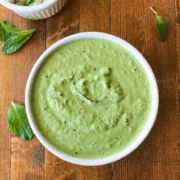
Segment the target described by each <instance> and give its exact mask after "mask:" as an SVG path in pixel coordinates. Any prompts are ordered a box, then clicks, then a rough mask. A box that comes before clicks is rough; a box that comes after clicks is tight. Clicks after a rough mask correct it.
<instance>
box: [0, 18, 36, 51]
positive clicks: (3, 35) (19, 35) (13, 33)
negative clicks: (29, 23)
mask: <svg viewBox="0 0 180 180" xmlns="http://www.w3.org/2000/svg"><path fill="white" fill-rule="evenodd" d="M34 31H35V29H31V30H22V29H19V28H17V27H14V25H13V24H11V23H9V22H7V21H0V41H2V42H3V47H2V50H1V53H2V54H11V53H14V52H16V51H17V50H18V49H19V48H20V47H21V46H22V45H23V44H24V43H25V42H26V41H27V40H28V39H29V38H30V37H31V35H32V34H33V32H34Z"/></svg>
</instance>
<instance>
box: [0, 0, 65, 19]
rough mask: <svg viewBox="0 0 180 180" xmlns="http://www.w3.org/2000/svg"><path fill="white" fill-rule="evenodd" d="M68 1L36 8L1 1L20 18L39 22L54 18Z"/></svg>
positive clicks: (47, 3)
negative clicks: (39, 20)
mask: <svg viewBox="0 0 180 180" xmlns="http://www.w3.org/2000/svg"><path fill="white" fill-rule="evenodd" d="M66 1H67V0H49V1H46V2H44V3H42V4H38V5H35V6H20V5H15V4H12V3H10V2H8V1H6V0H0V3H1V4H2V5H3V6H5V7H7V8H8V9H11V10H12V11H14V12H15V13H16V14H18V15H19V16H22V17H24V18H27V19H32V20H38V19H45V18H48V17H51V16H53V15H54V14H56V13H57V12H58V11H60V10H61V9H62V7H63V6H64V4H65V3H66Z"/></svg>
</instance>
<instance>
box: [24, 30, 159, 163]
mask: <svg viewBox="0 0 180 180" xmlns="http://www.w3.org/2000/svg"><path fill="white" fill-rule="evenodd" d="M82 38H101V39H107V40H110V41H113V42H116V43H118V44H120V45H121V46H123V47H125V48H126V49H128V50H129V51H130V52H131V53H133V54H134V56H135V57H136V58H137V59H138V60H139V62H140V63H141V65H142V66H143V67H144V69H145V71H146V73H147V76H148V78H149V81H150V84H151V88H152V108H151V113H150V116H149V120H148V122H147V124H146V126H145V127H144V130H143V131H142V133H141V134H140V135H139V136H138V138H137V139H136V140H135V141H134V142H133V143H132V144H131V145H130V146H129V147H128V148H127V149H125V150H124V151H122V152H120V153H118V154H116V155H114V156H111V157H108V158H104V159H98V160H84V159H79V158H73V157H70V156H68V155H66V154H63V153H62V152H60V151H58V150H57V149H56V148H54V147H53V146H52V145H50V144H49V143H48V142H47V141H46V140H45V139H44V137H43V136H42V135H41V133H40V132H39V130H38V128H37V127H36V124H35V121H34V119H33V115H32V112H31V106H30V104H31V103H30V94H31V93H30V92H31V87H32V82H33V80H34V77H35V74H36V72H37V70H38V68H40V66H41V64H42V63H43V61H44V60H46V58H47V57H48V55H49V54H51V53H52V52H54V51H55V50H56V49H57V48H59V47H60V46H62V45H64V44H66V43H68V42H71V41H74V40H78V39H82ZM25 105H26V112H27V116H28V119H29V123H30V125H31V128H32V130H33V131H34V133H35V135H36V137H37V138H38V139H39V141H40V142H41V143H42V144H43V145H44V146H45V147H46V148H47V149H48V150H49V151H51V152H52V153H53V154H54V155H56V156H58V157H59V158H61V159H63V160H65V161H68V162H71V163H74V164H78V165H85V166H97V165H104V164H108V163H112V162H114V161H117V160H119V159H121V158H123V157H125V156H127V155H128V154H130V153H131V152H132V151H134V150H135V149H136V148H137V147H138V146H139V145H140V144H141V143H142V142H143V140H144V139H145V138H146V137H147V135H148V134H149V132H150V130H151V128H152V127H153V125H154V122H155V119H156V116H157V112H158V106H159V94H158V87H157V83H156V79H155V77H154V74H153V72H152V69H151V68H150V66H149V64H148V63H147V61H146V60H145V58H144V57H143V56H142V54H141V53H140V52H139V51H138V50H137V49H136V48H134V47H133V46H132V45H130V44H129V43H128V42H126V41H124V40H122V39H120V38H118V37H116V36H113V35H110V34H106V33H99V32H85V33H78V34H75V35H72V36H68V37H66V38H64V39H62V40H60V41H58V42H57V43H55V44H54V45H52V46H51V47H50V48H49V49H47V50H46V51H45V52H44V53H43V54H42V55H41V57H40V58H39V59H38V61H37V62H36V63H35V65H34V67H33V69H32V71H31V73H30V75H29V79H28V81H27V86H26V93H25Z"/></svg>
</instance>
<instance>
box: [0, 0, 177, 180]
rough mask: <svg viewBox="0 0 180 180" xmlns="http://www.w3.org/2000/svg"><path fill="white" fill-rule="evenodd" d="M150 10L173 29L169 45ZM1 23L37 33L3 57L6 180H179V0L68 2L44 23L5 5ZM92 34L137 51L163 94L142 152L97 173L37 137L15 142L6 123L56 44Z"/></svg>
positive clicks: (1, 175)
mask: <svg viewBox="0 0 180 180" xmlns="http://www.w3.org/2000/svg"><path fill="white" fill-rule="evenodd" d="M150 6H152V7H153V8H154V9H155V10H156V11H157V12H158V14H159V15H161V16H162V17H163V19H164V20H165V22H167V25H168V38H167V40H166V41H165V42H160V40H159V38H158V36H157V34H156V31H155V25H154V17H155V16H154V14H153V13H152V12H151V11H150V10H149V7H150ZM0 20H7V21H9V22H10V23H13V24H14V25H15V26H17V27H19V28H22V29H32V28H34V29H37V31H36V32H35V33H34V34H33V36H32V37H31V39H30V40H29V41H28V42H27V43H26V44H25V45H24V46H23V47H22V48H21V49H20V51H19V52H17V53H14V54H12V55H2V54H0V180H84V179H87V180H95V179H96V180H97V179H99V180H179V179H180V74H179V70H180V0H136V1H134V0H128V1H127V0H68V3H67V4H66V6H65V7H64V8H63V10H62V11H61V12H59V13H58V14H56V15H55V16H53V17H51V18H49V19H46V20H40V21H32V20H26V19H24V18H22V17H19V16H18V15H16V14H15V13H13V12H12V11H10V10H8V9H7V8H5V7H3V6H2V5H0ZM86 31H100V32H106V33H110V34H113V35H116V36H118V37H121V38H122V39H124V40H126V41H128V42H129V43H131V44H132V45H133V46H135V47H136V48H137V49H138V50H139V51H140V52H141V53H142V54H143V55H144V56H145V58H146V59H147V61H148V62H149V64H150V65H151V67H152V69H153V71H154V74H155V76H156V79H157V83H158V87H159V93H160V97H159V98H160V106H159V113H158V116H157V120H156V123H155V125H154V127H153V129H152V131H151V133H150V134H149V135H148V137H147V138H146V139H145V141H144V142H143V143H142V144H141V145H140V147H138V148H137V149H136V150H135V151H134V152H132V153H131V154H130V155H128V156H127V157H125V158H123V159H122V160H119V161H117V162H115V163H112V164H108V165H104V166H97V167H86V166H78V165H74V164H71V163H67V162H65V161H63V160H61V159H59V158H57V157H56V156H54V155H53V154H52V153H50V152H49V151H48V150H47V149H45V148H44V147H43V146H42V145H41V143H40V142H39V141H38V140H37V138H36V137H34V138H33V139H32V140H31V141H28V142H26V141H23V140H21V139H19V138H17V137H15V136H14V135H12V133H11V132H10V131H9V129H8V125H7V123H6V118H5V116H6V112H7V110H8V107H9V106H10V102H11V101H12V100H13V101H15V102H19V103H22V104H24V91H25V87H26V81H27V79H28V75H29V73H30V71H31V69H32V67H33V65H34V63H35V62H36V60H37V59H38V57H39V56H40V55H41V54H42V53H43V52H44V51H45V50H46V49H47V48H48V47H50V46H51V45H52V44H53V43H55V42H57V41H58V40H60V39H62V38H64V37H66V36H68V35H71V34H74V33H78V32H86ZM1 47H2V43H0V48H1Z"/></svg>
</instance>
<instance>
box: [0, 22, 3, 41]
mask: <svg viewBox="0 0 180 180" xmlns="http://www.w3.org/2000/svg"><path fill="white" fill-rule="evenodd" d="M0 41H1V42H4V32H3V28H2V26H1V25H0Z"/></svg>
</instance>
